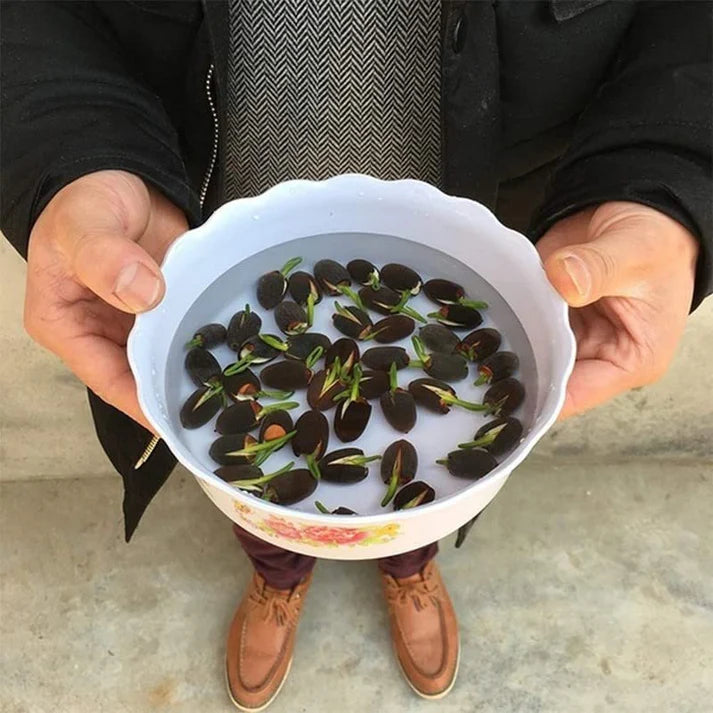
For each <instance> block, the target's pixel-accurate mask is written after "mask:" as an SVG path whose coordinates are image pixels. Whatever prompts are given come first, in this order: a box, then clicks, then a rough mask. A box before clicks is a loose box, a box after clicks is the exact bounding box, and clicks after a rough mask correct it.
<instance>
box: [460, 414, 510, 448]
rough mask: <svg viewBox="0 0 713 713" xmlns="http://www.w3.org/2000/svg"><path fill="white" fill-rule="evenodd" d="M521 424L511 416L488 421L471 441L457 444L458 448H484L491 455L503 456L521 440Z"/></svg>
mask: <svg viewBox="0 0 713 713" xmlns="http://www.w3.org/2000/svg"><path fill="white" fill-rule="evenodd" d="M522 430H523V429H522V424H521V423H520V421H518V419H516V418H514V417H513V416H504V417H502V418H495V419H493V420H492V421H488V423H486V424H485V425H484V426H481V427H480V428H479V429H478V430H477V431H476V432H475V435H474V436H473V440H472V441H468V442H467V443H459V444H458V448H485V450H487V451H490V453H492V454H493V455H496V456H500V455H504V454H505V453H507V452H508V451H510V450H512V449H513V448H514V447H515V446H516V445H517V444H518V443H520V440H521V439H522Z"/></svg>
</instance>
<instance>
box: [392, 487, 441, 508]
mask: <svg viewBox="0 0 713 713" xmlns="http://www.w3.org/2000/svg"><path fill="white" fill-rule="evenodd" d="M435 499H436V491H435V490H434V489H433V488H432V487H431V486H430V485H428V483H424V482H423V481H422V480H413V481H411V482H410V483H409V484H408V485H404V487H403V488H401V490H399V492H398V493H396V497H395V498H394V510H410V509H411V508H415V507H418V506H419V505H426V503H430V502H433V501H434V500H435Z"/></svg>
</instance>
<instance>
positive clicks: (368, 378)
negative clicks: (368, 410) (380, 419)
mask: <svg viewBox="0 0 713 713" xmlns="http://www.w3.org/2000/svg"><path fill="white" fill-rule="evenodd" d="M388 390H389V374H388V372H386V371H365V372H363V373H362V375H361V380H360V381H359V392H360V393H361V395H362V396H363V397H364V398H365V399H369V400H372V399H378V398H379V397H380V396H381V395H382V394H385V393H386V392H387V391H388Z"/></svg>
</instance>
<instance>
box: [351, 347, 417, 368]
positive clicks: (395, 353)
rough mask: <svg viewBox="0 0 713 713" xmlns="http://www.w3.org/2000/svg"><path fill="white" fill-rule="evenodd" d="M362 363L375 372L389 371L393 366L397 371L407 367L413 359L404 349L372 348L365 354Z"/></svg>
mask: <svg viewBox="0 0 713 713" xmlns="http://www.w3.org/2000/svg"><path fill="white" fill-rule="evenodd" d="M361 361H362V364H364V366H367V367H369V369H374V371H388V370H389V369H390V368H391V365H392V364H396V368H397V369H403V368H405V367H407V366H408V365H409V362H410V361H411V358H410V357H409V355H408V352H407V351H406V350H405V349H404V348H403V347H372V348H371V349H367V350H366V351H365V352H364V354H363V355H362V358H361Z"/></svg>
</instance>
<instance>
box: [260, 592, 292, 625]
mask: <svg viewBox="0 0 713 713" xmlns="http://www.w3.org/2000/svg"><path fill="white" fill-rule="evenodd" d="M294 600H299V594H292V593H290V594H285V593H284V592H280V591H278V590H274V589H273V590H271V589H270V588H269V587H265V588H264V589H263V590H262V591H260V590H255V591H253V592H251V594H250V602H251V603H252V604H253V606H255V607H256V608H257V609H259V610H260V614H261V616H262V618H263V619H264V620H265V621H266V622H269V621H275V622H276V623H277V625H278V626H293V625H295V624H296V622H297V604H296V603H295V601H294Z"/></svg>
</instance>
